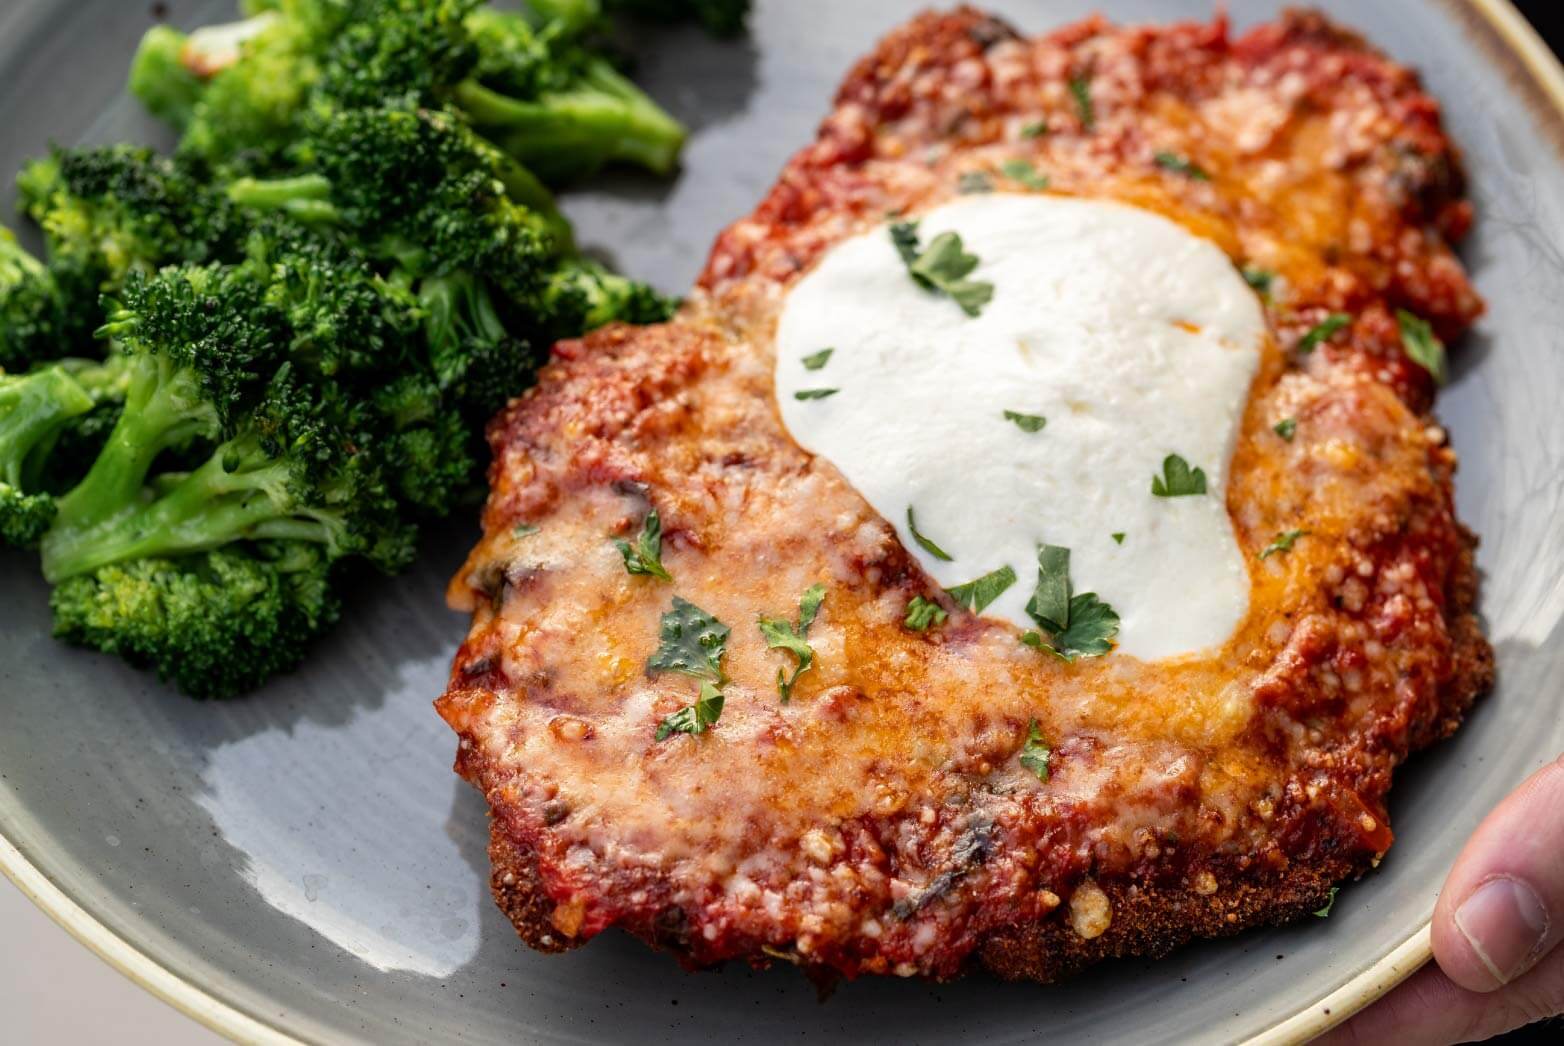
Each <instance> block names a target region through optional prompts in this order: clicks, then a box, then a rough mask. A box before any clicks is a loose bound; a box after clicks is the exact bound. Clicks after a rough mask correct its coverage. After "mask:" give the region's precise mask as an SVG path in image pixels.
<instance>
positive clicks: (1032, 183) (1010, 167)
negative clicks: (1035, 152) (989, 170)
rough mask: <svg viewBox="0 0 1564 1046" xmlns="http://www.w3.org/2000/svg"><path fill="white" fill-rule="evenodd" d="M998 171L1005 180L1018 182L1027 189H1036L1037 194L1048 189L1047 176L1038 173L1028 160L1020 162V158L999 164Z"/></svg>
mask: <svg viewBox="0 0 1564 1046" xmlns="http://www.w3.org/2000/svg"><path fill="white" fill-rule="evenodd" d="M999 169H1000V171H1002V172H1003V173H1004V176H1005V177H1006V178H1009V179H1010V180H1011V181H1013V182H1020V183H1021V184H1022V185H1024V186H1026V187H1027V188H1028V189H1036V190H1037V191H1038V192H1042V191H1043V190H1044V189H1046V188H1048V175H1046V174H1040V173H1038V170H1037V168H1036V167H1033V166H1032V162H1031V161H1030V160H1022V159H1020V158H1017V159H1014V160H1006V161H1005V162H1004V163H1002V164H1000V166H999Z"/></svg>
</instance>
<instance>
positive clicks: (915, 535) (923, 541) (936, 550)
mask: <svg viewBox="0 0 1564 1046" xmlns="http://www.w3.org/2000/svg"><path fill="white" fill-rule="evenodd" d="M907 529H908V530H910V531H912V540H914V541H916V542H917V543H918V544H920V545H922V546H923V551H925V552H927V553H928V554H929V555H931V556H933V557H934V558H935V559H943V560H944V561H945V562H947V563H953V562H955V561H954V560H953V559H952V558H951V555H950V553H949V552H946V551H945V550H944V549H942V548H940V547H939V546H938V545H936V544H935V543H934V542H932V541H930V540H929V539H928V538H926V537H924V536H923V535H922V534H920V533H919V532H918V524H917V521H916V520H914V519H913V516H912V506H911V505H908V506H907Z"/></svg>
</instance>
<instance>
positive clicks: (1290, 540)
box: [1260, 530, 1309, 559]
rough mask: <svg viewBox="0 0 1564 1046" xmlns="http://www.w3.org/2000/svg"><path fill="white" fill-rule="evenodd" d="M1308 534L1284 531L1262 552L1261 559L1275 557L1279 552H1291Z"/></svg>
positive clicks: (1302, 531)
mask: <svg viewBox="0 0 1564 1046" xmlns="http://www.w3.org/2000/svg"><path fill="white" fill-rule="evenodd" d="M1308 533H1309V532H1308V531H1307V530H1284V531H1282V532H1281V533H1280V534H1277V535H1276V538H1275V539H1274V540H1273V541H1272V542H1271V543H1270V544H1269V545H1267V546H1265V548H1263V549H1262V550H1261V551H1260V558H1261V559H1265V558H1266V557H1267V556H1274V555H1276V553H1278V552H1291V551H1292V547H1293V545H1295V544H1297V543H1298V539H1299V538H1301V537H1303V536H1305V535H1306V534H1308Z"/></svg>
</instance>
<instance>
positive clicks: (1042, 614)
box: [1021, 545, 1119, 661]
mask: <svg viewBox="0 0 1564 1046" xmlns="http://www.w3.org/2000/svg"><path fill="white" fill-rule="evenodd" d="M1026 612H1027V614H1028V615H1029V616H1030V617H1031V618H1032V620H1033V621H1036V622H1037V625H1038V627H1039V628H1040V629H1042V632H1024V633H1022V635H1021V642H1023V643H1025V644H1026V645H1027V646H1029V647H1032V648H1033V649H1034V650H1046V651H1047V652H1048V653H1050V654H1053V655H1054V656H1055V657H1057V658H1059V659H1060V660H1062V661H1074V660H1075V659H1076V658H1078V657H1101V656H1102V655H1103V654H1106V653H1107V652H1108V651H1110V650H1112V649H1113V637H1114V636H1116V635H1118V634H1119V615H1118V614H1117V613H1116V612H1115V611H1114V609H1113V608H1112V607H1111V606H1109V605H1108V604H1107V603H1104V602H1103V601H1102V600H1100V599H1098V598H1097V594H1096V593H1095V592H1082V593H1079V594H1072V593H1071V586H1070V550H1069V549H1067V548H1060V547H1059V546H1057V545H1040V546H1038V549H1037V589H1036V590H1035V591H1034V592H1033V593H1032V598H1031V600H1030V601H1029V602H1028V603H1027V604H1026ZM1044 633H1047V635H1044Z"/></svg>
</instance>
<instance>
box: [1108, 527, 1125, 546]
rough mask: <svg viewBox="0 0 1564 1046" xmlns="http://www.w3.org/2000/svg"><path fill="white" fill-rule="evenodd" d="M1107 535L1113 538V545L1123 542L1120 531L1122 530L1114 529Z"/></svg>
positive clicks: (1122, 533)
mask: <svg viewBox="0 0 1564 1046" xmlns="http://www.w3.org/2000/svg"><path fill="white" fill-rule="evenodd" d="M1109 536H1110V537H1112V538H1113V543H1114V544H1115V545H1122V544H1124V531H1122V530H1115V531H1114V532H1113V533H1112V534H1111V535H1109Z"/></svg>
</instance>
